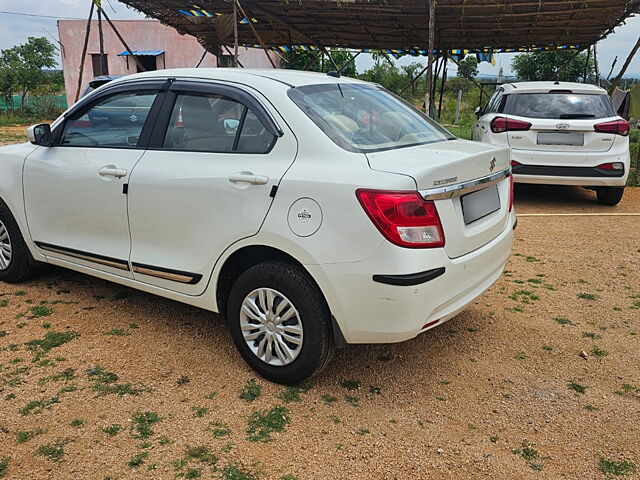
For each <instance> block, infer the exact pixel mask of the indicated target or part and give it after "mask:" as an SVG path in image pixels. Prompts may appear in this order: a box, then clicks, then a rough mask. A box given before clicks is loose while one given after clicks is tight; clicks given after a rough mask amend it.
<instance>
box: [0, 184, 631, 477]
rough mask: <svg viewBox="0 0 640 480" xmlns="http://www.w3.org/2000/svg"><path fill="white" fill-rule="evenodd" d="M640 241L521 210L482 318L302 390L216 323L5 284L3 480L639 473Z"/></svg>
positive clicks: (0, 312)
mask: <svg viewBox="0 0 640 480" xmlns="http://www.w3.org/2000/svg"><path fill="white" fill-rule="evenodd" d="M638 193H639V191H638V190H631V191H630V192H629V194H628V195H627V196H626V197H625V199H624V201H623V204H622V205H621V206H620V207H618V208H619V209H620V210H622V211H631V210H634V209H637V208H638V200H639V199H640V196H639V195H638ZM574 194H575V195H581V193H580V192H574ZM587 200H588V201H592V200H589V199H587ZM538 201H540V202H544V201H545V200H544V198H539V199H538ZM528 202H531V203H528ZM532 202H533V199H531V198H525V199H524V200H521V199H518V202H517V207H518V210H519V211H521V212H524V211H530V210H535V211H537V209H538V207H537V206H534V205H533V203H532ZM570 206H573V208H574V209H575V208H583V207H584V205H583V204H576V202H575V201H574V203H573V204H571V203H567V204H563V205H561V207H562V209H564V208H569V207H570ZM544 207H545V209H546V208H556V207H553V205H552V204H546V205H544ZM557 208H560V207H557ZM585 208H586V207H585ZM588 208H596V209H597V208H601V207H598V206H597V205H595V206H591V205H590V206H589V207H588ZM607 211H609V209H607ZM639 231H640V220H639V219H638V218H636V217H620V218H612V217H603V218H600V217H598V218H591V217H590V218H580V217H574V218H558V217H554V218H540V217H528V218H522V219H521V220H520V224H519V227H518V230H517V239H516V242H515V247H514V253H515V255H514V257H513V259H512V261H511V263H510V265H509V267H508V271H507V273H506V275H505V276H504V277H503V278H502V279H501V280H500V281H499V282H498V283H497V284H496V285H495V286H494V287H493V288H492V289H491V291H490V292H489V293H487V294H486V295H485V296H483V297H482V298H481V299H479V301H478V302H477V303H476V304H475V305H473V306H472V307H471V308H470V309H469V310H467V311H466V312H464V313H463V314H461V315H459V316H458V317H457V318H455V319H453V320H451V321H450V322H448V323H447V324H446V325H443V326H441V327H439V328H437V329H435V330H432V331H431V332H428V333H426V334H424V335H421V336H420V337H418V338H416V339H414V340H412V341H409V342H406V343H402V344H399V345H374V346H350V347H348V348H347V349H345V350H342V351H340V352H339V353H338V354H337V355H336V357H335V358H334V360H333V362H332V363H331V365H330V366H329V368H328V369H327V370H326V371H325V372H324V373H323V374H322V375H321V376H319V377H318V378H316V379H314V381H313V382H312V383H311V384H310V385H308V386H306V387H305V388H303V389H300V390H293V389H286V388H284V387H281V386H277V385H273V384H270V383H267V382H265V381H263V380H260V379H258V380H257V381H256V383H255V384H251V383H248V382H249V380H250V379H251V378H253V377H254V374H253V373H252V372H251V371H250V370H249V369H248V368H247V367H246V366H245V364H244V363H243V362H242V360H241V359H240V357H239V355H238V354H237V353H236V352H235V348H234V346H233V344H232V342H231V339H230V337H229V335H228V333H227V330H226V328H225V327H224V325H223V321H222V320H221V319H220V318H219V317H217V316H215V315H212V314H210V313H207V312H204V311H201V310H198V309H195V308H191V307H188V306H184V305H181V304H178V303H176V302H172V301H169V300H164V299H160V298H157V297H154V296H151V295H147V294H145V293H142V292H138V291H134V290H131V289H127V288H123V287H120V286H117V285H114V284H109V283H106V282H103V281H101V280H97V279H93V278H90V277H87V276H83V275H80V274H76V273H73V272H68V271H64V270H58V269H46V270H45V271H43V272H42V273H41V275H40V277H39V278H37V279H36V280H34V281H32V282H30V283H27V284H24V285H17V286H11V285H5V284H0V295H1V296H0V331H2V332H3V333H1V334H0V335H2V336H1V337H0V348H1V351H0V389H1V390H2V392H1V393H0V395H1V401H0V460H2V459H7V467H6V472H7V473H6V478H20V479H24V478H29V479H69V478H97V479H103V478H127V479H131V478H175V477H176V475H182V476H183V478H223V479H227V480H230V479H234V478H246V479H250V478H258V476H259V478H260V479H288V480H292V479H295V478H298V479H310V480H315V479H345V478H357V479H360V478H371V479H433V478H438V479H452V480H453V479H455V480H459V479H471V478H496V479H507V478H509V479H511V478H517V479H527V478H531V479H537V478H566V479H606V478H610V476H611V472H626V473H628V474H629V477H627V478H634V477H633V476H634V475H635V476H636V477H635V478H637V475H638V472H639V470H638V469H640V443H638V441H637V439H638V438H639V436H640V422H638V421H637V419H638V418H640V392H639V391H638V390H637V388H640V370H639V369H638V365H639V364H640V349H638V338H639V335H640V315H639V314H638V312H639V311H640V286H639V284H638V277H639V276H640V255H639V252H640V242H639V238H640V236H639V235H638V232H639ZM391 320H392V319H390V321H391ZM241 394H242V397H243V399H241V398H240V395H241ZM281 407H284V408H281ZM252 440H253V441H252ZM262 440H266V441H265V442H263V441H262ZM636 466H637V467H636ZM1 467H2V464H1V463H0V468H1ZM634 468H635V470H634ZM0 471H2V470H1V469H0ZM239 472H245V473H246V472H253V473H256V475H257V476H256V477H250V476H244V477H242V476H239V475H240V473H239ZM234 475H236V476H234ZM198 476H199V477H198Z"/></svg>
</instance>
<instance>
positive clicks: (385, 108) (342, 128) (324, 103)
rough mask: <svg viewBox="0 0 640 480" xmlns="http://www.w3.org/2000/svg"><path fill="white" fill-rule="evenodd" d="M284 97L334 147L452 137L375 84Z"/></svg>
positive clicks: (370, 148)
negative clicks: (301, 112)
mask: <svg viewBox="0 0 640 480" xmlns="http://www.w3.org/2000/svg"><path fill="white" fill-rule="evenodd" d="M289 97H290V98H291V100H293V101H294V102H295V104H296V105H298V107H300V108H301V109H302V111H303V112H304V113H306V114H307V116H309V118H311V120H313V122H314V123H315V124H316V125H318V127H320V129H321V130H322V131H323V132H324V133H325V134H326V135H327V136H328V137H329V138H330V139H331V140H333V141H334V142H335V143H336V144H337V145H338V146H340V147H342V148H344V149H345V150H348V151H351V152H374V151H380V150H390V149H394V148H403V147H409V146H414V145H422V144H426V143H435V142H442V141H445V140H451V139H454V138H455V137H454V136H453V135H451V134H450V133H449V132H447V131H446V130H445V129H444V128H442V127H440V126H439V125H438V124H437V123H435V122H434V121H433V120H431V119H430V118H429V117H427V116H426V115H424V114H423V113H422V112H420V111H419V110H417V109H416V108H414V107H412V106H411V105H409V104H408V103H406V102H405V101H404V100H402V99H400V98H398V97H396V96H395V95H393V94H391V93H390V92H388V91H386V90H384V89H383V88H381V87H378V86H375V85H363V84H340V83H332V84H323V85H308V86H304V87H298V88H292V89H291V90H289Z"/></svg>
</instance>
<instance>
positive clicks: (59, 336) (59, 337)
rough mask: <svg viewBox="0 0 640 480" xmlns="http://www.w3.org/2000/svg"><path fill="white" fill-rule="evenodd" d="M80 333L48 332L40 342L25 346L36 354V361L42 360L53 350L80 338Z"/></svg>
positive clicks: (31, 341) (29, 342)
mask: <svg viewBox="0 0 640 480" xmlns="http://www.w3.org/2000/svg"><path fill="white" fill-rule="evenodd" d="M79 336H80V334H79V333H78V332H47V333H45V335H44V338H42V339H40V340H30V341H28V342H27V343H26V344H25V345H26V346H27V349H28V350H30V351H31V352H34V353H35V356H36V359H38V360H40V359H41V358H42V357H43V356H44V355H46V354H48V353H49V352H50V351H51V350H52V349H54V348H56V347H60V346H61V345H64V344H65V343H67V342H70V341H71V340H73V339H75V338H78V337H79Z"/></svg>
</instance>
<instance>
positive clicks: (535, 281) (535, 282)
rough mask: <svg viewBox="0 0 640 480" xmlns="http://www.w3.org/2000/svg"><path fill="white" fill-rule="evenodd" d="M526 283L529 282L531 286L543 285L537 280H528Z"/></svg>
mask: <svg viewBox="0 0 640 480" xmlns="http://www.w3.org/2000/svg"><path fill="white" fill-rule="evenodd" d="M527 282H529V283H531V284H533V285H541V284H542V283H544V282H543V281H542V280H540V279H539V278H530V279H528V280H527Z"/></svg>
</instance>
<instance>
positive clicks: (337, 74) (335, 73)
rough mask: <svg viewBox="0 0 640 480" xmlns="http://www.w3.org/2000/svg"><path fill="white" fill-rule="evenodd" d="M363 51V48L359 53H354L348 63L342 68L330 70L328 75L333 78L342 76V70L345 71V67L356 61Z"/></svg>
mask: <svg viewBox="0 0 640 480" xmlns="http://www.w3.org/2000/svg"><path fill="white" fill-rule="evenodd" d="M361 53H362V50H361V51H359V52H358V53H356V54H355V55H352V56H351V58H350V59H349V61H348V62H347V63H345V64H344V65H343V66H342V67H341V68H340V70H331V71H330V72H327V75H329V76H330V77H333V78H340V77H341V76H342V72H343V71H344V69H345V68H347V67H348V66H349V65H351V64H352V63H353V62H355V61H356V58H358V56H359V55H360V54H361Z"/></svg>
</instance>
